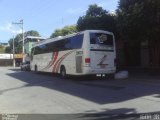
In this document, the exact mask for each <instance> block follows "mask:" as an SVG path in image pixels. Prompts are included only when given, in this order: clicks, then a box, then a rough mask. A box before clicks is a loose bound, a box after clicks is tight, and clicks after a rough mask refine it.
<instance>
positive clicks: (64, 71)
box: [60, 66, 66, 78]
mask: <svg viewBox="0 0 160 120" xmlns="http://www.w3.org/2000/svg"><path fill="white" fill-rule="evenodd" d="M60 74H61V77H62V78H66V69H65V67H64V66H61V69H60Z"/></svg>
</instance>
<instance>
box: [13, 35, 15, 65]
mask: <svg viewBox="0 0 160 120" xmlns="http://www.w3.org/2000/svg"><path fill="white" fill-rule="evenodd" d="M13 67H15V48H14V36H13Z"/></svg>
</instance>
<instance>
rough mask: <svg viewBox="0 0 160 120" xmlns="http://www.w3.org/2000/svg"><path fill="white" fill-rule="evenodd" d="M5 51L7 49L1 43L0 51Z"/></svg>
mask: <svg viewBox="0 0 160 120" xmlns="http://www.w3.org/2000/svg"><path fill="white" fill-rule="evenodd" d="M4 51H5V47H4V46H2V45H0V53H4Z"/></svg>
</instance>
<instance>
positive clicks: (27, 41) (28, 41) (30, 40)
mask: <svg viewBox="0 0 160 120" xmlns="http://www.w3.org/2000/svg"><path fill="white" fill-rule="evenodd" d="M42 40H45V38H43V37H37V36H27V37H25V38H24V51H25V54H28V55H29V56H30V55H31V49H32V46H33V44H35V43H36V42H39V41H42ZM20 44H22V40H21V41H20Z"/></svg>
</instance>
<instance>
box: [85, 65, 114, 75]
mask: <svg viewBox="0 0 160 120" xmlns="http://www.w3.org/2000/svg"><path fill="white" fill-rule="evenodd" d="M115 72H116V68H115V67H114V68H108V69H92V68H90V67H84V69H83V74H86V75H95V74H113V73H115Z"/></svg>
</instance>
